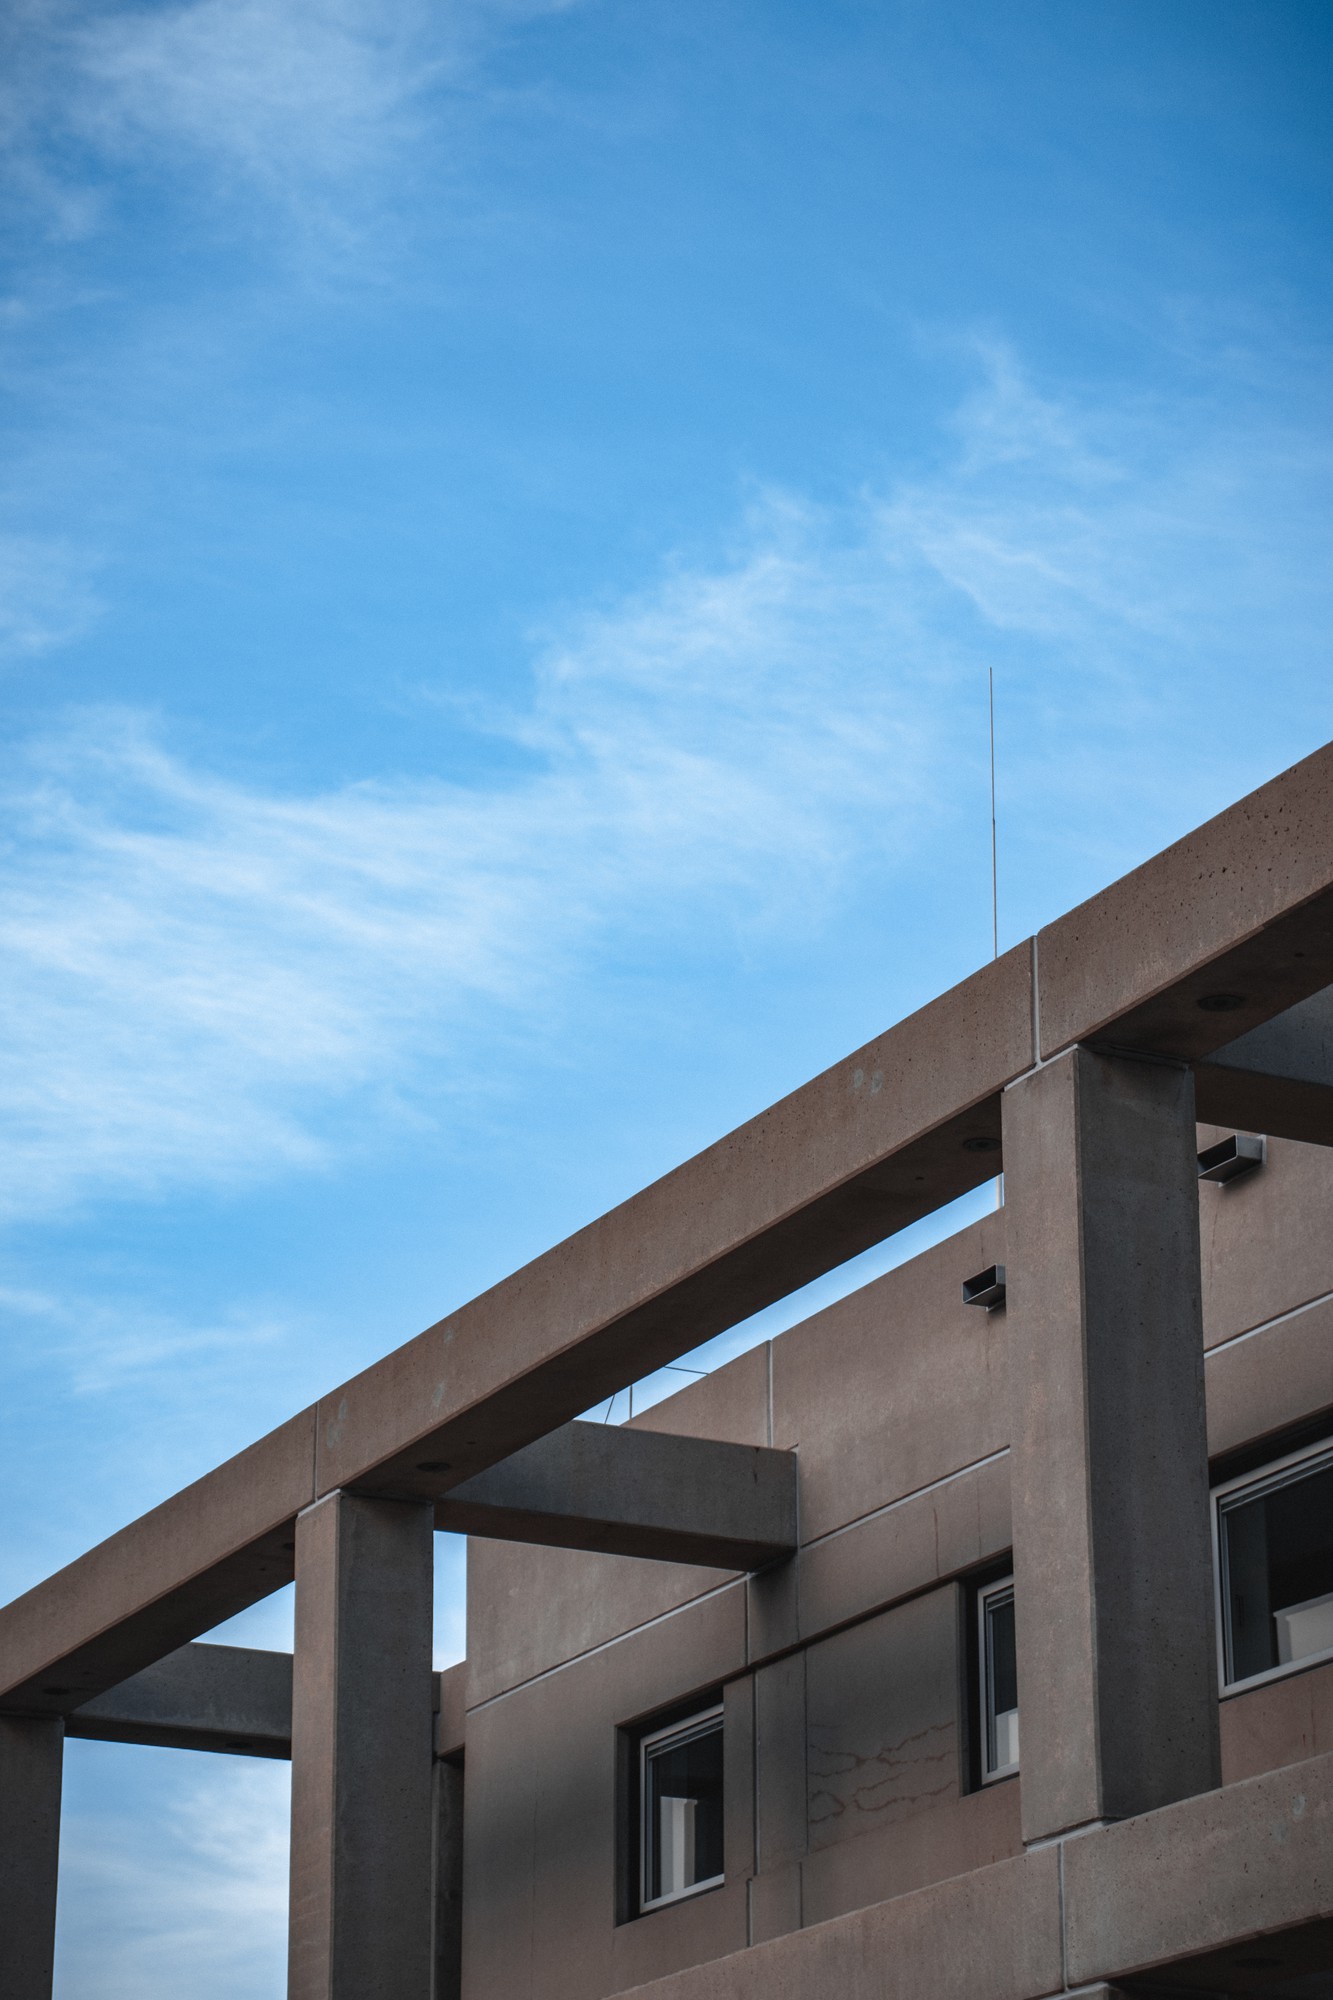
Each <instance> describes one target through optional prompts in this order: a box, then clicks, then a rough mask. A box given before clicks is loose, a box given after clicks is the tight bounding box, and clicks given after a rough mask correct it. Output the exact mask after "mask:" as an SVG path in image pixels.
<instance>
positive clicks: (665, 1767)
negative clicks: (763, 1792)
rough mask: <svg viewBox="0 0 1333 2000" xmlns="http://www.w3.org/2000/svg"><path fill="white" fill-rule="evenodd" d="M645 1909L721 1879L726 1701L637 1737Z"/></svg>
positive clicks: (641, 1903)
mask: <svg viewBox="0 0 1333 2000" xmlns="http://www.w3.org/2000/svg"><path fill="white" fill-rule="evenodd" d="M639 1806H640V1827H639V1856H640V1876H641V1879H640V1885H639V1907H640V1909H641V1910H653V1909H656V1908H657V1907H658V1906H659V1905H660V1904H662V1903H673V1902H675V1901H677V1900H678V1899H679V1898H680V1897H681V1896H692V1895H694V1894H696V1893H697V1892H698V1891H699V1890H701V1889H712V1888H714V1887H716V1885H717V1884H718V1883H719V1882H720V1881H721V1880H722V1709H721V1705H720V1704H719V1706H718V1707H716V1708H710V1709H706V1710H705V1711H704V1712H703V1713H702V1714H699V1715H692V1716H690V1717H689V1718H688V1720H686V1721H684V1722H676V1723H673V1724H672V1725H671V1726H670V1728H667V1729H657V1730H654V1731H653V1732H652V1733H651V1734H650V1735H647V1736H645V1737H643V1738H642V1740H641V1741H640V1744H639Z"/></svg>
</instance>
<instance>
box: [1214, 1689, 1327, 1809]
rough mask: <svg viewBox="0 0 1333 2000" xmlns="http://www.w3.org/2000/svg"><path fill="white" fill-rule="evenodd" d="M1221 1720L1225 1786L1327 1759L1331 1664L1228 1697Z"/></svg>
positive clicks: (1223, 1705)
mask: <svg viewBox="0 0 1333 2000" xmlns="http://www.w3.org/2000/svg"><path fill="white" fill-rule="evenodd" d="M1220 1716H1221V1724H1222V1780H1223V1783H1224V1784H1228V1785H1231V1784H1234V1783H1235V1782H1236V1780H1237V1779H1238V1778H1254V1777H1258V1776H1260V1775H1261V1774H1262V1773H1263V1772H1264V1771H1279V1770H1281V1769H1282V1768H1283V1766H1284V1765H1286V1764H1303V1763H1304V1762H1305V1761H1306V1759H1307V1758H1310V1757H1319V1756H1327V1755H1328V1754H1329V1753H1331V1752H1333V1662H1330V1663H1329V1665H1327V1666H1323V1667H1310V1668H1309V1669H1307V1671H1306V1672H1305V1673H1303V1674H1292V1675H1291V1676H1290V1677H1289V1678H1288V1679H1286V1680H1279V1681H1269V1682H1268V1683H1267V1684H1266V1686H1263V1687H1255V1688H1248V1689H1247V1690H1246V1691H1245V1693H1244V1694H1234V1695H1230V1696H1228V1698H1227V1700H1226V1701H1224V1702H1223V1703H1222V1707H1221V1710H1220Z"/></svg>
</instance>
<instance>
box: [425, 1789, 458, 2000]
mask: <svg viewBox="0 0 1333 2000" xmlns="http://www.w3.org/2000/svg"><path fill="white" fill-rule="evenodd" d="M434 1829H435V1861H434V1876H435V1909H434V1918H433V1923H434V1932H433V1943H432V1954H433V1958H434V1970H433V1973H432V1977H433V1979H434V1985H433V1986H432V1987H431V2000H461V1995H462V1991H463V1766H462V1765H461V1764H460V1763H455V1762H454V1761H453V1760H452V1759H445V1758H443V1757H440V1758H437V1759H436V1763H435V1813H434Z"/></svg>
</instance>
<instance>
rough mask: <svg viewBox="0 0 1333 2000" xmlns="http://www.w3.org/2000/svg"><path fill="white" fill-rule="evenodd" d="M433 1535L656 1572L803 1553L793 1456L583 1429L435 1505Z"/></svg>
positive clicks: (757, 1563) (730, 1566) (555, 1438)
mask: <svg viewBox="0 0 1333 2000" xmlns="http://www.w3.org/2000/svg"><path fill="white" fill-rule="evenodd" d="M435 1525H436V1527H437V1528H450V1529H453V1530H454V1531H455V1532H457V1533H460V1534H465V1535H484V1536H488V1537H490V1538H492V1539H497V1540H500V1541H508V1542H542V1543H547V1544H550V1545H552V1546H555V1547H558V1548H566V1549H598V1550H601V1551H602V1552H603V1553H604V1554H607V1555H624V1556H646V1557H649V1558H651V1559H652V1560H654V1561H656V1562H680V1563H703V1564H707V1565H711V1566H712V1567H713V1568H715V1569H726V1570H739V1569H758V1568H760V1567H761V1566H762V1565H763V1564H765V1563H769V1562H772V1561H774V1560H775V1559H776V1558H777V1557H780V1556H785V1555H790V1554H791V1553H792V1551H793V1550H794V1549H795V1547H796V1457H795V1454H794V1453H792V1452H788V1451H770V1450H767V1449H765V1448H763V1447H762V1446H755V1445H743V1444H718V1443H714V1442H713V1441H712V1440H711V1439H708V1438H692V1437H673V1436H671V1435H670V1434H669V1433H667V1432H665V1431H633V1430H622V1429H621V1428H620V1427H619V1426H618V1425H617V1426H612V1425H609V1424H589V1423H582V1424H580V1423H575V1424H566V1425H565V1426H564V1428H563V1429H562V1430H558V1431H553V1432H552V1433H551V1435H550V1437H546V1438H540V1439H538V1441H537V1443H536V1444H531V1445H528V1446H527V1448H526V1449H525V1450H523V1451H520V1452H516V1453H515V1454H514V1456H513V1457H512V1458H507V1459H506V1460H505V1461H504V1463H503V1464H502V1465H497V1466H493V1467H492V1468H491V1469H490V1471H488V1472H482V1473H479V1474H477V1475H476V1476H475V1477H474V1478H472V1479H469V1480H467V1481H466V1482H465V1483H464V1484H463V1485H462V1486H456V1487H454V1489H453V1491H452V1492H451V1493H450V1494H449V1495H448V1496H447V1497H446V1498H445V1499H444V1500H442V1501H440V1502H439V1503H438V1505H437V1506H436V1509H435Z"/></svg>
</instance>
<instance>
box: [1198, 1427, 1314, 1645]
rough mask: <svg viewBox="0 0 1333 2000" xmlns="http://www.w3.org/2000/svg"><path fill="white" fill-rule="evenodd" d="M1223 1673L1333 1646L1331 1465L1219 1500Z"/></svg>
mask: <svg viewBox="0 0 1333 2000" xmlns="http://www.w3.org/2000/svg"><path fill="white" fill-rule="evenodd" d="M1222 1561H1223V1566H1224V1575H1225V1578H1226V1607H1227V1633H1226V1652H1227V1679H1228V1680H1229V1681H1243V1680H1248V1679H1249V1677H1250V1675H1251V1674H1262V1673H1266V1672H1267V1671H1268V1670H1269V1668H1270V1667H1278V1666H1287V1665H1291V1664H1294V1663H1295V1662H1297V1661H1300V1660H1305V1659H1310V1658H1312V1657H1313V1656H1314V1655H1315V1654H1318V1653H1324V1652H1328V1651H1329V1650H1330V1649H1333V1465H1329V1464H1327V1463H1325V1464H1323V1465H1321V1466H1319V1467H1318V1468H1317V1469H1316V1470H1314V1471H1312V1472H1308V1473H1304V1474H1299V1475H1297V1476H1296V1477H1294V1478H1292V1479H1288V1480H1286V1481H1284V1482H1283V1483H1282V1484H1281V1485H1279V1486H1273V1487H1270V1488H1269V1490H1268V1491H1267V1492H1261V1493H1257V1494H1255V1495H1254V1496H1253V1497H1252V1498H1250V1499H1247V1498H1246V1497H1245V1495H1244V1493H1241V1494H1239V1495H1237V1497H1236V1498H1235V1499H1234V1500H1229V1501H1225V1502H1223V1505H1222Z"/></svg>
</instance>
